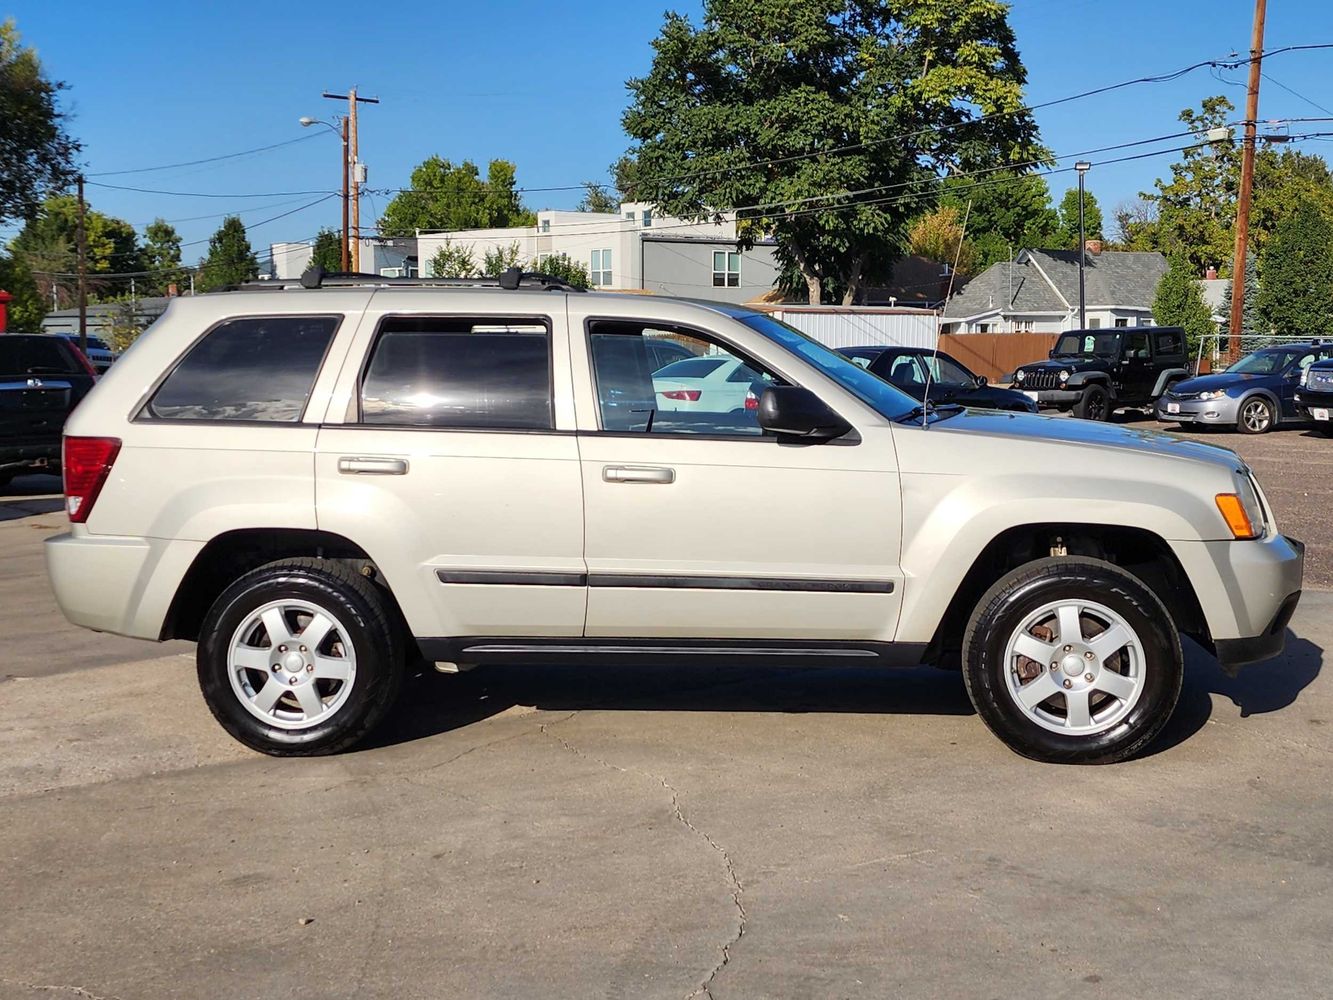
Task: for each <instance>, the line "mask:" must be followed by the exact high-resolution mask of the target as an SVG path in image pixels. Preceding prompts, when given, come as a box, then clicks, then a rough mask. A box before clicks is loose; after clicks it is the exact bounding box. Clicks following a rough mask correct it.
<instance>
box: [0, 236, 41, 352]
mask: <svg viewBox="0 0 1333 1000" xmlns="http://www.w3.org/2000/svg"><path fill="white" fill-rule="evenodd" d="M0 288H3V289H4V290H5V291H7V292H9V294H10V295H12V296H14V298H13V300H12V301H11V302H10V303H9V329H11V330H14V331H17V332H19V333H24V332H30V331H35V330H38V329H40V328H41V325H42V319H43V318H44V317H45V316H46V313H47V310H48V309H49V308H50V305H51V300H50V299H49V298H44V297H43V296H42V293H41V291H40V290H39V289H38V287H37V281H36V279H35V278H34V277H33V275H32V271H31V270H29V268H28V265H27V261H26V260H25V258H24V257H23V256H22V255H21V254H0Z"/></svg>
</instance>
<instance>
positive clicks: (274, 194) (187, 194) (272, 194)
mask: <svg viewBox="0 0 1333 1000" xmlns="http://www.w3.org/2000/svg"><path fill="white" fill-rule="evenodd" d="M88 183H89V184H90V185H92V186H94V187H101V188H110V189H111V190H113V191H135V192H137V193H139V194H161V195H171V196H172V197H177V198H299V197H301V196H303V195H311V194H327V195H336V194H339V193H340V192H338V191H263V192H259V193H256V192H254V191H247V192H246V193H244V194H216V193H213V192H208V191H162V190H159V189H157V188H141V187H129V186H127V185H124V184H107V183H106V182H105V181H89V182H88Z"/></svg>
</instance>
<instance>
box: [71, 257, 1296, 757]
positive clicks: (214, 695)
mask: <svg viewBox="0 0 1333 1000" xmlns="http://www.w3.org/2000/svg"><path fill="white" fill-rule="evenodd" d="M378 280H379V279H376V278H373V277H362V276H355V275H353V276H345V277H337V276H335V277H334V278H332V279H328V280H327V281H326V282H325V283H324V285H323V287H314V288H304V287H302V286H301V284H300V283H299V282H296V281H285V280H272V281H268V282H263V283H258V282H256V283H254V284H253V285H251V286H249V287H246V288H243V289H241V290H239V291H234V292H220V293H214V294H206V295H198V296H190V297H186V298H176V299H173V300H172V302H171V304H170V305H169V306H168V307H167V310H166V312H165V314H164V315H163V316H162V317H161V318H160V319H159V320H158V321H157V323H155V324H154V326H153V327H152V328H151V329H150V330H148V331H147V332H146V333H145V334H144V335H143V336H142V337H141V338H140V340H139V341H138V343H137V344H136V345H135V349H134V350H133V351H132V352H129V353H128V354H126V355H125V356H124V357H122V358H121V359H120V360H119V361H117V362H116V367H115V370H113V372H112V373H111V375H110V376H109V377H108V378H106V379H105V380H103V381H101V382H99V383H98V385H97V387H96V388H95V389H94V390H93V391H92V392H91V393H90V394H89V396H88V397H87V398H86V399H85V400H84V401H83V403H82V404H80V406H79V407H78V409H77V410H75V412H74V413H73V415H72V416H71V417H70V419H69V423H68V426H67V428H66V430H67V436H66V438H65V491H66V495H67V510H68V512H69V520H70V522H71V524H70V528H69V530H68V531H67V532H65V533H63V534H60V535H57V536H54V537H52V538H50V539H49V540H48V541H47V542H46V560H47V567H48V571H49V574H50V577H51V582H52V585H53V587H54V591H55V594H56V597H57V599H58V601H59V604H60V606H61V608H62V609H63V610H64V613H65V615H66V616H67V617H68V618H69V619H70V620H71V621H73V622H74V623H76V624H78V625H82V626H86V627H88V628H93V629H98V630H101V631H107V632H114V633H119V634H122V635H129V636H138V637H141V638H145V639H153V640H163V639H170V638H182V639H189V640H194V641H196V642H197V643H198V652H197V669H198V675H199V681H200V687H201V690H202V692H203V696H204V699H205V701H206V702H207V704H208V706H209V708H210V709H211V710H212V712H213V714H214V716H215V717H216V718H217V719H218V721H219V722H220V723H221V725H222V726H223V727H224V728H225V729H226V730H227V731H228V732H229V733H231V734H232V735H233V736H234V737H236V738H237V739H239V740H240V741H241V742H243V743H245V744H246V745H248V746H250V747H253V748H255V749H257V750H260V751H263V752H265V753H270V754H286V755H308V754H321V753H330V752H334V751H337V750H341V749H343V748H346V747H349V746H352V745H354V744H355V743H357V742H358V741H359V740H361V739H362V738H364V737H365V736H366V735H367V734H368V733H369V732H370V731H372V730H373V729H374V728H375V726H376V725H377V724H378V723H379V722H380V720H381V719H382V718H383V717H384V716H385V714H386V712H387V711H388V709H389V707H390V705H391V704H392V703H393V701H394V698H395V695H396V693H397V691H398V689H399V685H400V682H401V680H402V678H403V675H404V673H405V670H406V665H407V663H408V662H409V656H411V657H414V658H417V657H419V658H421V659H424V660H428V661H434V662H435V663H436V664H437V666H438V667H439V668H440V669H445V670H449V669H458V668H462V667H469V666H475V665H481V664H486V663H499V662H518V663H531V664H540V663H568V662H570V661H576V660H583V661H593V662H596V661H601V662H607V663H613V664H626V663H635V662H644V661H658V662H661V661H666V662H684V663H698V662H700V661H701V660H708V661H712V662H723V661H726V660H728V659H733V658H743V659H745V660H746V661H747V662H756V661H765V660H767V661H770V662H774V663H799V664H841V665H846V664H863V665H866V666H874V665H878V666H881V667H889V666H896V665H906V664H916V663H922V662H928V663H934V664H937V665H940V666H945V667H959V666H961V669H962V672H963V680H964V682H965V684H966V687H967V690H968V692H969V695H970V697H971V699H972V702H973V704H974V705H975V706H976V708H977V711H978V713H979V715H980V716H981V718H982V719H983V720H984V721H985V723H986V725H988V726H989V727H990V728H991V730H992V731H993V732H994V733H995V734H996V735H997V736H998V737H999V738H1000V739H1002V740H1003V741H1004V742H1005V743H1007V744H1008V745H1009V746H1010V747H1012V748H1013V749H1014V750H1016V751H1017V752H1019V753H1021V754H1025V755H1027V756H1030V757H1033V758H1037V759H1040V760H1047V761H1060V762H1105V761H1113V760H1119V759H1122V758H1124V757H1127V756H1131V755H1133V754H1135V753H1137V752H1139V751H1140V750H1141V749H1142V748H1143V747H1145V746H1146V745H1147V744H1148V742H1149V741H1151V740H1152V739H1153V737H1154V736H1155V735H1156V734H1157V733H1158V732H1159V731H1160V730H1161V728H1162V726H1163V725H1164V724H1165V723H1166V721H1167V719H1168V717H1169V716H1170V715H1171V712H1172V710H1173V707H1174V706H1175V703H1176V700H1177V696H1178V694H1179V692H1180V689H1181V681H1182V671H1183V658H1182V654H1181V644H1180V638H1179V637H1180V635H1181V634H1182V633H1183V634H1187V635H1190V636H1193V637H1194V638H1195V639H1196V640H1197V641H1198V642H1199V643H1201V644H1202V645H1203V646H1204V647H1205V648H1206V649H1208V650H1211V651H1214V652H1215V653H1216V655H1217V658H1218V659H1219V661H1220V662H1221V663H1222V664H1223V665H1224V666H1225V667H1226V668H1227V669H1231V668H1234V667H1235V666H1237V665H1239V664H1242V663H1248V662H1253V661H1256V660H1261V659H1264V658H1265V657H1268V656H1272V655H1274V654H1275V653H1277V652H1278V651H1279V650H1281V648H1282V644H1283V636H1284V633H1285V627H1286V624H1287V622H1288V620H1289V619H1290V618H1291V615H1292V613H1293V611H1294V609H1295V607H1296V603H1297V600H1298V599H1299V596H1300V590H1301V577H1302V566H1303V555H1302V552H1303V550H1302V546H1301V545H1300V543H1298V542H1294V541H1292V540H1290V539H1288V538H1286V537H1284V536H1283V535H1282V533H1281V532H1280V531H1279V530H1278V527H1277V525H1276V524H1275V522H1274V519H1273V513H1272V510H1271V508H1270V507H1269V505H1268V503H1267V502H1266V501H1265V499H1264V496H1263V493H1262V491H1261V490H1260V488H1259V485H1258V483H1257V481H1256V479H1255V477H1254V475H1253V473H1252V472H1251V471H1250V470H1249V468H1248V467H1247V466H1246V465H1245V464H1244V463H1243V462H1242V461H1241V459H1239V458H1238V457H1237V456H1236V455H1235V454H1233V453H1232V452H1230V451H1227V450H1225V449H1220V448H1215V447H1212V446H1209V445H1204V444H1199V443H1193V442H1189V441H1182V440H1179V439H1176V438H1174V437H1169V436H1167V435H1160V434H1149V433H1142V432H1136V431H1133V430H1130V429H1127V428H1119V427H1109V426H1104V425H1096V426H1093V425H1089V424H1085V423H1082V422H1079V421H1072V420H1044V419H1040V418H1038V417H1036V416H1033V415H1031V414H1023V413H996V412H994V411H989V410H981V409H969V408H966V407H963V406H959V405H942V406H939V407H936V408H934V409H933V410H926V409H925V408H923V407H922V406H921V404H920V403H919V402H918V401H917V400H915V399H913V398H911V397H910V396H908V395H906V394H905V393H903V392H901V391H899V390H898V389H896V388H894V387H893V386H892V385H890V384H889V383H888V382H885V381H884V380H882V379H880V378H877V377H876V376H874V375H872V374H870V373H869V372H867V371H865V370H864V369H862V368H861V367H859V366H858V365H856V364H854V363H853V362H851V361H850V360H848V359H847V358H845V357H843V356H842V355H840V354H838V353H836V352H835V351H832V350H830V349H828V348H826V347H823V346H821V345H819V344H817V343H815V342H813V341H811V340H810V339H809V338H807V337H805V336H804V335H802V334H800V333H799V332H798V331H796V330H794V329H792V328H791V327H789V326H786V325H785V324H783V323H781V322H779V321H777V320H775V319H773V318H772V317H771V316H768V315H765V314H763V313H759V312H755V311H753V310H752V309H750V308H748V307H745V306H737V305H728V304H724V303H703V302H692V301H686V300H680V299H671V298H667V297H657V296H654V297H651V298H639V297H637V296H624V295H616V294H613V293H596V292H579V291H576V290H574V289H572V288H566V287H564V286H559V287H555V288H553V287H552V286H551V284H550V282H549V281H548V282H545V283H542V282H539V281H537V280H536V279H527V278H524V277H522V276H520V275H519V274H518V273H517V272H516V271H515V272H508V273H506V274H505V275H502V276H501V277H500V278H499V279H498V280H497V279H477V280H476V281H475V282H473V285H474V287H459V286H457V285H456V284H453V285H444V284H439V285H435V286H432V285H431V279H422V280H419V281H417V282H415V284H416V285H417V286H418V287H411V288H401V287H398V286H396V285H395V286H392V287H384V286H383V285H381V284H377V282H378ZM316 284H318V282H316ZM497 284H498V285H499V287H495V286H496V285H497ZM664 330H665V331H671V332H672V334H673V335H674V336H678V337H679V338H681V340H682V341H683V342H685V343H687V344H692V345H696V346H697V348H698V350H699V352H700V353H701V354H702V353H704V352H705V351H708V352H713V353H721V352H725V353H726V354H727V355H729V356H730V357H732V358H735V359H738V360H741V361H743V362H744V364H745V365H747V366H748V367H749V368H751V369H752V370H753V371H755V372H757V373H759V375H760V376H761V378H762V379H764V380H765V382H766V384H765V387H764V389H763V391H762V393H761V394H760V395H759V399H758V405H757V406H756V407H755V408H753V409H747V408H744V407H742V408H740V409H739V410H735V411H733V410H730V409H727V410H723V409H718V410H704V409H697V410H695V411H690V412H685V411H669V412H666V413H664V414H661V415H659V414H658V413H657V410H656V408H655V407H654V406H653V405H652V403H653V400H654V397H655V389H654V383H653V379H652V371H651V369H650V361H649V356H648V348H647V347H646V346H645V340H648V339H651V338H653V337H655V336H658V335H660V332H661V331H664ZM636 356H637V358H638V360H637V361H636V362H635V363H632V364H631V363H629V362H628V360H627V359H630V358H632V357H636ZM608 358H612V359H613V361H612V362H610V363H608V361H607V359H608ZM742 385H745V384H744V383H742ZM752 390H753V386H752V385H751V386H750V387H749V388H748V389H747V391H752ZM632 400H640V401H646V402H647V403H648V404H649V408H648V409H646V410H645V411H643V412H634V411H633V409H632V408H631V407H628V406H621V405H620V402H625V401H632ZM617 401H619V402H617ZM720 405H721V406H722V407H730V406H731V401H730V400H724V401H723V402H722V403H721V404H720ZM1034 470H1054V471H1053V472H1052V473H1051V474H1045V473H1043V474H1040V475H1036V474H1034ZM964 759H972V758H971V757H970V756H969V755H967V754H960V755H959V760H960V761H962V760H964Z"/></svg>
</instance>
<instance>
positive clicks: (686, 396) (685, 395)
mask: <svg viewBox="0 0 1333 1000" xmlns="http://www.w3.org/2000/svg"><path fill="white" fill-rule="evenodd" d="M700 395H702V393H701V392H700V391H699V390H698V389H672V390H670V391H668V392H664V393H662V398H663V399H683V400H685V402H687V403H697V402H699V396H700Z"/></svg>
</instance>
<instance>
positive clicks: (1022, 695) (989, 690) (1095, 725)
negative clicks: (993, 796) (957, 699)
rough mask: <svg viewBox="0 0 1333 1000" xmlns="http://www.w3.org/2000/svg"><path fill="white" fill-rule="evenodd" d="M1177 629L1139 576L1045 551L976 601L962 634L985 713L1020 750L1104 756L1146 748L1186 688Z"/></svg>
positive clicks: (970, 678)
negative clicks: (1049, 555)
mask: <svg viewBox="0 0 1333 1000" xmlns="http://www.w3.org/2000/svg"><path fill="white" fill-rule="evenodd" d="M1183 673H1184V670H1183V657H1182V654H1181V649H1180V637H1179V635H1178V634H1177V633H1176V629H1175V626H1174V624H1173V623H1172V621H1171V618H1170V615H1169V614H1168V612H1167V610H1166V608H1165V607H1164V606H1163V605H1162V602H1161V601H1160V600H1159V599H1158V597H1157V595H1156V594H1154V593H1153V592H1152V591H1151V590H1149V589H1148V588H1147V587H1146V586H1145V585H1144V584H1143V583H1142V582H1141V581H1140V580H1139V579H1138V578H1137V577H1134V576H1132V575H1130V574H1129V573H1126V572H1125V571H1124V570H1122V569H1120V568H1119V567H1117V566H1113V565H1112V564H1110V563H1105V562H1101V561H1099V560H1093V559H1078V558H1060V559H1041V560H1037V561H1036V562H1031V563H1028V564H1027V565H1025V566H1021V567H1019V568H1018V569H1016V570H1014V571H1013V572H1012V573H1010V574H1009V575H1007V576H1006V577H1004V578H1003V579H1001V580H1000V581H999V582H997V583H996V584H995V585H994V586H993V587H991V589H990V590H989V591H987V593H986V594H985V596H983V597H982V599H981V601H980V603H978V605H977V608H976V611H975V612H974V613H973V615H972V620H971V622H970V623H969V625H968V628H967V633H966V635H965V637H964V640H963V676H964V679H965V680H966V682H967V692H968V695H969V697H971V699H972V704H973V705H974V706H975V707H976V710H977V714H978V715H980V716H981V718H982V720H983V721H984V722H985V723H986V725H987V726H988V727H989V728H990V730H991V731H992V732H993V733H995V735H996V736H998V737H999V738H1000V739H1001V740H1003V741H1004V742H1005V743H1006V744H1007V745H1008V746H1009V747H1010V748H1011V749H1013V750H1014V751H1016V752H1017V753H1020V754H1022V755H1023V756H1024V757H1031V758H1032V759H1034V760H1040V761H1047V762H1051V763H1067V764H1100V763H1110V762H1113V761H1118V760H1123V759H1125V758H1126V757H1131V756H1133V755H1134V754H1136V753H1138V752H1139V751H1141V750H1142V749H1143V748H1144V747H1146V746H1147V745H1148V743H1150V742H1151V741H1152V739H1153V738H1154V737H1155V736H1156V735H1157V734H1158V732H1160V731H1161V729H1162V727H1163V726H1164V725H1166V722H1167V720H1168V719H1169V718H1170V717H1171V713H1172V711H1173V710H1174V709H1175V705H1176V700H1177V698H1179V696H1180V686H1181V680H1182V677H1183Z"/></svg>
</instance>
